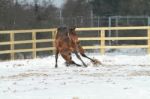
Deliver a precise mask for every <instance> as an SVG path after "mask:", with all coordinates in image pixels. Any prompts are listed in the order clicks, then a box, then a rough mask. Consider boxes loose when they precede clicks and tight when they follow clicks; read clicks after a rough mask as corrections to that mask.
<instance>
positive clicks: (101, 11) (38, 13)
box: [0, 0, 150, 30]
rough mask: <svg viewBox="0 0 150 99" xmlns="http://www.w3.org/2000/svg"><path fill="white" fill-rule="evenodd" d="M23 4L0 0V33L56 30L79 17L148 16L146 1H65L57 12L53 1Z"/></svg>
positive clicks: (35, 0) (149, 9)
mask: <svg viewBox="0 0 150 99" xmlns="http://www.w3.org/2000/svg"><path fill="white" fill-rule="evenodd" d="M27 1H28V0H24V1H20V0H0V30H5V29H31V28H50V27H57V26H59V25H61V24H60V21H61V19H62V18H64V19H65V18H66V19H67V18H72V19H73V18H74V17H81V16H82V17H84V18H86V17H94V16H127V15H130V16H140V15H141V16H149V15H150V0H66V2H65V3H64V5H63V6H62V7H61V8H57V7H56V6H55V5H54V4H53V0H33V2H32V3H29V2H27ZM63 21H66V20H63ZM69 21H70V20H69Z"/></svg>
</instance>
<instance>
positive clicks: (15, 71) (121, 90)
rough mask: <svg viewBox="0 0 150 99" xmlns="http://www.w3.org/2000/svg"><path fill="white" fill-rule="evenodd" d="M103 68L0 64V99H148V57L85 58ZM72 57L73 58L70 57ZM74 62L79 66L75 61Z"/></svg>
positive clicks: (47, 60) (44, 62)
mask: <svg viewBox="0 0 150 99" xmlns="http://www.w3.org/2000/svg"><path fill="white" fill-rule="evenodd" d="M89 56H90V57H95V58H96V59H99V60H100V61H101V62H102V63H103V65H100V66H93V65H92V64H91V63H90V61H89V60H87V59H85V58H83V60H84V61H85V62H86V63H87V64H88V67H87V68H84V67H75V66H72V67H65V65H64V60H63V59H62V58H61V57H60V58H59V63H58V66H59V67H58V68H57V69H55V68H54V64H55V62H54V56H50V57H47V58H43V59H35V60H20V61H19V60H18V61H9V62H0V98H1V99H150V56H149V55H146V54H143V55H142V54H141V55H138V56H135V55H132V56H129V55H121V54H118V55H117V53H115V55H99V54H89ZM73 57H74V56H73ZM73 59H74V60H75V61H76V62H78V63H80V62H79V61H78V60H77V59H76V58H73Z"/></svg>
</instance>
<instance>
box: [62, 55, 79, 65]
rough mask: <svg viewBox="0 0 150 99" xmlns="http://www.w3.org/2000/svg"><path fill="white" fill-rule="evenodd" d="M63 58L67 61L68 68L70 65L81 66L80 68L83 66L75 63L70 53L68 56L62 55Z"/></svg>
mask: <svg viewBox="0 0 150 99" xmlns="http://www.w3.org/2000/svg"><path fill="white" fill-rule="evenodd" d="M61 56H62V57H63V58H64V59H65V60H66V64H67V66H68V65H70V64H74V65H76V66H79V67H80V66H81V65H79V64H77V63H75V62H74V61H73V60H72V58H71V54H70V53H68V54H61Z"/></svg>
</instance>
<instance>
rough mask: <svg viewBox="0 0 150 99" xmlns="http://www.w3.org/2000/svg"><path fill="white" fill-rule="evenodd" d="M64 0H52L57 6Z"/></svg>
mask: <svg viewBox="0 0 150 99" xmlns="http://www.w3.org/2000/svg"><path fill="white" fill-rule="evenodd" d="M64 1H65V0H53V2H54V4H55V5H56V6H57V7H61V5H62V4H63V3H64Z"/></svg>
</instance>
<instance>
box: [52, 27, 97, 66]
mask: <svg viewBox="0 0 150 99" xmlns="http://www.w3.org/2000/svg"><path fill="white" fill-rule="evenodd" d="M55 47H56V55H55V59H56V64H55V68H57V60H58V54H59V53H60V54H61V56H62V57H63V58H64V59H65V60H66V64H67V66H68V65H70V64H74V65H76V66H81V65H79V64H77V63H75V62H74V61H73V60H72V57H71V53H75V55H76V56H77V58H78V59H79V60H80V61H81V62H82V64H83V65H84V66H85V67H87V65H86V64H85V63H84V61H83V60H82V59H81V57H80V55H79V54H78V52H79V53H80V54H81V55H82V56H83V57H86V58H88V59H90V60H91V61H92V62H93V63H98V62H99V61H97V60H94V59H91V58H89V57H87V56H86V55H85V54H84V50H83V48H82V47H81V45H80V43H79V40H78V36H77V34H76V32H75V28H70V29H68V28H66V27H60V28H58V29H57V34H56V38H55Z"/></svg>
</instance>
